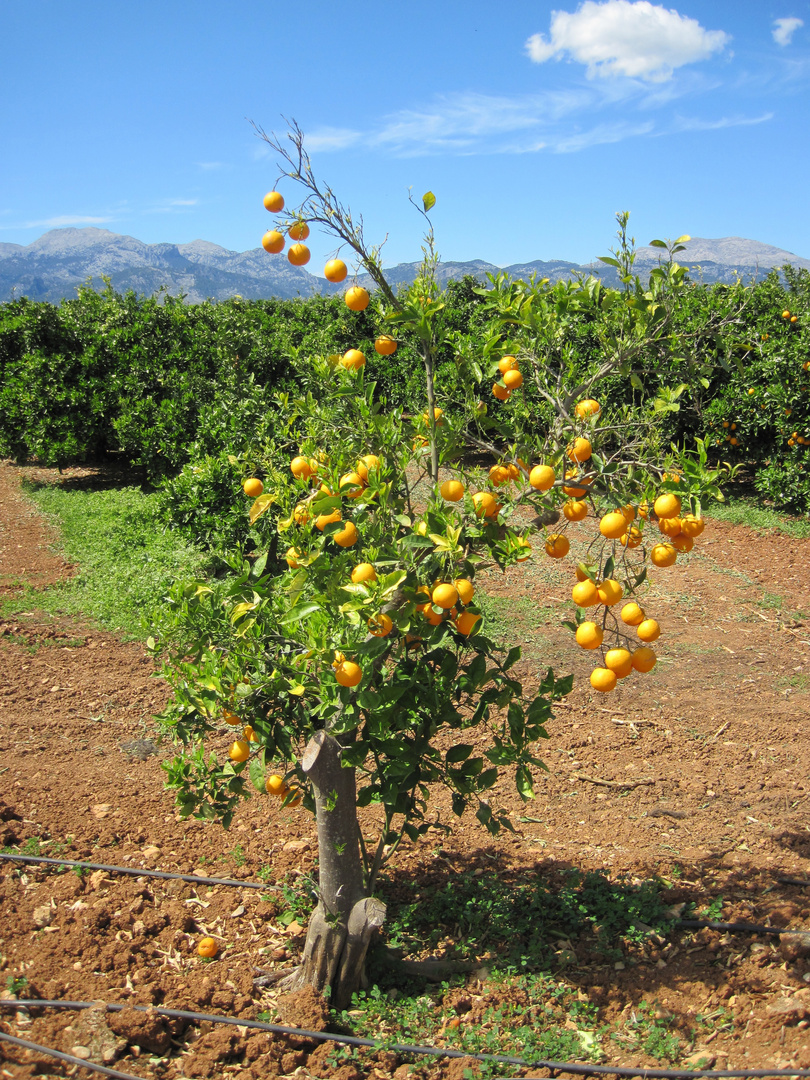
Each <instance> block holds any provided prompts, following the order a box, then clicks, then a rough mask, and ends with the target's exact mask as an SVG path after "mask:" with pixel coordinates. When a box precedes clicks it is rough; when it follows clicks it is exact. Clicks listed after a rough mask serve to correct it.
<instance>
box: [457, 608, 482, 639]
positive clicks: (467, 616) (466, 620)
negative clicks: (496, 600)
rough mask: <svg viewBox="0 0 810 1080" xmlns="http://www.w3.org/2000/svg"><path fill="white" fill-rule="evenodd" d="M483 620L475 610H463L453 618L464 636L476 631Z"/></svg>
mask: <svg viewBox="0 0 810 1080" xmlns="http://www.w3.org/2000/svg"><path fill="white" fill-rule="evenodd" d="M480 621H481V616H480V615H476V614H475V612H474V611H462V613H461V614H460V615H459V616H458V617H457V618H456V619H454V620H453V625H454V626H455V628H456V630H458V632H459V633H460V634H463V636H464V637H469V636H470V634H472V633H474V632H475V628H476V627H477V625H478V623H479V622H480Z"/></svg>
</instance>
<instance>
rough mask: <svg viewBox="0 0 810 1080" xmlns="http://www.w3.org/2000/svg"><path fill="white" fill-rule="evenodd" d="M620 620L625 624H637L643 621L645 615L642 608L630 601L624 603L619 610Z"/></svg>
mask: <svg viewBox="0 0 810 1080" xmlns="http://www.w3.org/2000/svg"><path fill="white" fill-rule="evenodd" d="M620 614H621V620H622V622H623V623H625V625H627V626H638V625H639V623H642V622H644V620H645V619H646V617H647V616H646V615H645V614H644V609H643V608H641V607H639V605H638V604H636V603H635V602H634V601H632V600H631V601H630V603H629V604H625V605H624V607H623V608H622V610H621V613H620Z"/></svg>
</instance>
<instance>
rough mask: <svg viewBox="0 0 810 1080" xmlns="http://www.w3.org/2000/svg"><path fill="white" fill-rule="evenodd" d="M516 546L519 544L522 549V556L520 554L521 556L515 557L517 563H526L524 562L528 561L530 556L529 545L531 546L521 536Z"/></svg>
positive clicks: (530, 548)
mask: <svg viewBox="0 0 810 1080" xmlns="http://www.w3.org/2000/svg"><path fill="white" fill-rule="evenodd" d="M518 544H519V545H520V547H521V548H522V549H523V552H524V554H522V555H518V557H517V561H518V562H526V560H527V559H530V558H531V555H532V545H531V544H530V543H529V541H528V540H527V539H526V537H525V536H521V537H520V538H519V539H518Z"/></svg>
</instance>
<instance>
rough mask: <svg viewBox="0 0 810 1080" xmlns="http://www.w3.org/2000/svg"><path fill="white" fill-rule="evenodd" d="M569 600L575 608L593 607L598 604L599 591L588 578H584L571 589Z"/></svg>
mask: <svg viewBox="0 0 810 1080" xmlns="http://www.w3.org/2000/svg"><path fill="white" fill-rule="evenodd" d="M571 599H572V600H573V601H574V603H575V604H576V605H577V607H594V605H596V604H598V603H599V590H598V589H597V587H596V585H594V583H593V582H592V581H591V580H590V578H586V579H585V580H584V581H578V582H577V583H576V585H575V586H574V587H573V589H572V590H571Z"/></svg>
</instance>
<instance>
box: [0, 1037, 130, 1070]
mask: <svg viewBox="0 0 810 1080" xmlns="http://www.w3.org/2000/svg"><path fill="white" fill-rule="evenodd" d="M0 1041H3V1042H8V1043H11V1045H12V1046H19V1047H21V1048H22V1049H23V1050H35V1051H36V1052H37V1053H38V1054H47V1055H48V1056H49V1057H55V1058H59V1060H60V1061H66V1062H67V1063H68V1065H81V1067H82V1068H83V1069H92V1070H93V1071H94V1072H99V1073H103V1075H104V1076H115V1077H118V1078H119V1080H143V1077H142V1076H133V1075H132V1073H125V1072H119V1071H118V1069H108V1068H107V1066H106V1065H96V1064H95V1062H93V1061H85V1059H84V1058H80V1057H74V1056H73V1054H63V1053H62V1051H61V1050H51V1048H50V1047H49V1046H41V1045H40V1044H39V1043H35V1042H29V1041H28V1039H18V1038H17V1037H16V1035H7V1034H6V1032H5V1031H0Z"/></svg>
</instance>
